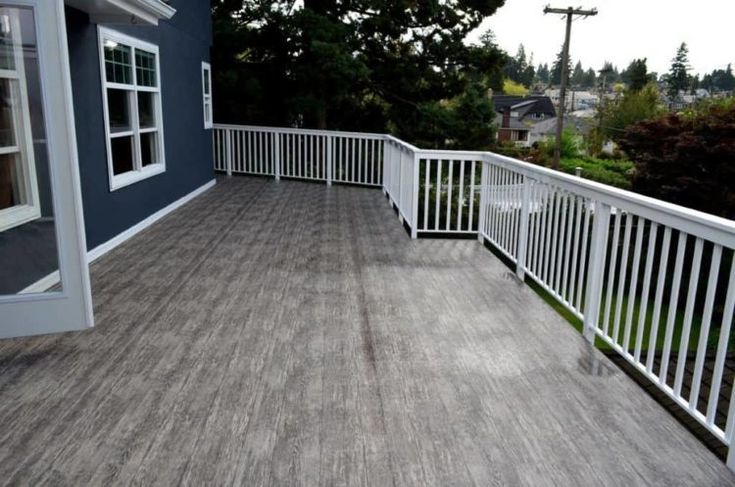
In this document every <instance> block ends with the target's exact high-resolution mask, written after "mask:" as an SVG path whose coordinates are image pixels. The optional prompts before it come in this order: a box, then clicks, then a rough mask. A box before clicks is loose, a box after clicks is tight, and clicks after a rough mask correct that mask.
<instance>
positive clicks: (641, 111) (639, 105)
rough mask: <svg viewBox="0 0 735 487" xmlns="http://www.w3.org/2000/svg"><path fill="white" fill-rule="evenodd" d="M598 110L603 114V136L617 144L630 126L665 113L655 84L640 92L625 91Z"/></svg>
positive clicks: (604, 103)
mask: <svg viewBox="0 0 735 487" xmlns="http://www.w3.org/2000/svg"><path fill="white" fill-rule="evenodd" d="M598 110H600V111H601V112H602V113H601V114H600V115H601V118H602V134H603V135H604V136H605V137H607V138H609V139H611V140H614V141H616V142H617V141H618V140H619V139H620V138H621V137H622V136H623V134H624V133H625V129H626V128H627V127H629V126H630V125H632V124H634V123H637V122H640V121H642V120H648V119H651V118H654V117H657V116H659V115H660V114H661V113H663V107H662V106H661V105H660V102H659V94H658V88H657V87H656V85H655V84H653V83H649V84H648V85H646V86H644V87H643V88H642V89H641V90H639V91H632V90H628V91H625V92H624V93H623V94H622V95H621V96H618V97H617V98H616V99H614V100H605V101H604V102H603V103H602V104H601V105H600V106H599V107H598Z"/></svg>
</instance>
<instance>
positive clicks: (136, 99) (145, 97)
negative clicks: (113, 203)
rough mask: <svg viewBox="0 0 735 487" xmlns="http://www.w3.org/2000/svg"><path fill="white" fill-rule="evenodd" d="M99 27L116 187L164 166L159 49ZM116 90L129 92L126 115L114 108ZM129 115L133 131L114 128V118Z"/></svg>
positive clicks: (111, 169) (110, 156)
mask: <svg viewBox="0 0 735 487" xmlns="http://www.w3.org/2000/svg"><path fill="white" fill-rule="evenodd" d="M99 30H100V43H101V45H102V46H103V49H104V69H103V72H104V74H105V77H104V79H103V82H104V84H105V89H104V97H105V124H106V133H107V137H108V170H109V175H110V189H111V190H115V189H118V188H120V187H122V186H126V185H128V184H131V183H134V182H137V181H139V180H141V179H144V178H146V177H149V176H153V175H155V174H159V173H161V172H163V171H165V155H164V149H163V140H162V139H163V130H162V127H163V124H162V121H161V105H160V103H161V100H160V88H159V87H158V84H159V79H158V71H159V66H158V49H157V48H156V46H152V45H151V46H150V47H148V46H149V45H148V44H145V43H142V42H140V41H137V40H136V39H134V38H130V37H129V36H125V35H122V34H118V33H116V32H114V31H111V30H109V29H106V28H104V27H100V28H99ZM120 70H122V72H123V73H124V74H123V76H119V74H120ZM133 73H134V74H135V76H133ZM121 84H122V85H127V87H122V86H120V85H121ZM112 90H125V91H127V93H128V96H127V105H128V108H129V110H128V113H127V114H122V115H121V114H117V113H111V110H112V109H113V108H112V107H111V105H109V104H108V102H107V99H108V98H109V96H110V92H111V91H112ZM118 106H119V105H118ZM125 117H127V121H128V122H129V124H130V129H131V130H130V131H115V128H116V127H114V126H113V125H112V123H113V120H117V121H118V123H119V120H120V119H121V118H125ZM126 142H127V143H126Z"/></svg>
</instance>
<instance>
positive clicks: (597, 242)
mask: <svg viewBox="0 0 735 487" xmlns="http://www.w3.org/2000/svg"><path fill="white" fill-rule="evenodd" d="M594 205H595V209H594V213H593V215H594V216H593V221H592V242H591V243H590V247H591V250H590V261H589V272H588V277H587V286H586V292H585V299H584V330H583V335H584V337H585V338H586V339H587V341H589V342H590V343H594V342H595V335H596V332H595V329H596V328H597V322H598V321H599V314H600V303H601V301H602V281H603V278H604V274H605V259H606V257H607V255H606V254H607V236H608V231H609V227H610V205H607V204H604V203H602V202H600V201H596V202H595V203H594Z"/></svg>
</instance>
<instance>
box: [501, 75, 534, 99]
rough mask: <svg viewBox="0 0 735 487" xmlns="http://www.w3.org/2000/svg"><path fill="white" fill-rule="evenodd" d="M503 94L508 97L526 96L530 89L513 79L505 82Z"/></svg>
mask: <svg viewBox="0 0 735 487" xmlns="http://www.w3.org/2000/svg"><path fill="white" fill-rule="evenodd" d="M503 93H504V94H506V95H515V96H526V95H527V94H528V88H526V87H525V86H523V85H522V84H520V83H516V82H515V81H513V80H511V79H506V80H505V81H503Z"/></svg>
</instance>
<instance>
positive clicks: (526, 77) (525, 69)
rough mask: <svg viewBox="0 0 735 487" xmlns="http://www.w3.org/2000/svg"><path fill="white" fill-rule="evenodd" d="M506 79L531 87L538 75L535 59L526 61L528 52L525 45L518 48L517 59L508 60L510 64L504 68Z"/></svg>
mask: <svg viewBox="0 0 735 487" xmlns="http://www.w3.org/2000/svg"><path fill="white" fill-rule="evenodd" d="M503 71H504V74H505V76H506V78H508V79H510V80H512V81H515V82H516V83H519V84H522V85H524V86H531V85H532V84H533V79H534V77H535V74H536V70H535V69H534V67H533V57H531V59H526V50H525V48H524V47H523V44H521V45H520V46H518V52H517V53H516V55H515V57H512V58H508V62H507V63H506V65H505V68H504V70H503Z"/></svg>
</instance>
